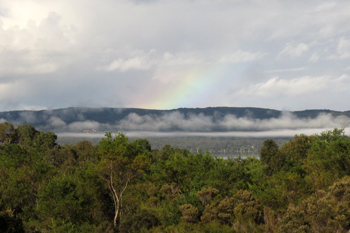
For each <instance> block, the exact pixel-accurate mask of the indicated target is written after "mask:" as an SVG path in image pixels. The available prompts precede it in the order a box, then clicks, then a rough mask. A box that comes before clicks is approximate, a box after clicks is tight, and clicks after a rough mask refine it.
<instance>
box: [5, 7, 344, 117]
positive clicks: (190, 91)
mask: <svg viewBox="0 0 350 233" xmlns="http://www.w3.org/2000/svg"><path fill="white" fill-rule="evenodd" d="M349 12H350V1H348V0H338V1H323V0H308V1H301V0H265V1H261V0H176V1H174V0H104V1H97V0H76V1H68V0H60V1H53V0H45V1H42V0H0V111H11V110H39V109H56V108H65V107H118V108H120V107H134V108H148V109H174V108H180V107H209V106H211V107H215V106H229V107H261V108H271V109H277V110H289V111H295V110H304V109H332V110H338V111H346V110H350V102H349V101H348V100H349V99H350V24H349V22H350V14H349Z"/></svg>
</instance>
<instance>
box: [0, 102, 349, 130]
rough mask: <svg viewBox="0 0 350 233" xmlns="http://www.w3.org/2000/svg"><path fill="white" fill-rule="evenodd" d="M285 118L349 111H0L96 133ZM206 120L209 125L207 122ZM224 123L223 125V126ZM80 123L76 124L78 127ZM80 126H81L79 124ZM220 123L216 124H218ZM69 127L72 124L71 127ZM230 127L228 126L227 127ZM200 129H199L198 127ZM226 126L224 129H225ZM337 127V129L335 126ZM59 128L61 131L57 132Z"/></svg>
mask: <svg viewBox="0 0 350 233" xmlns="http://www.w3.org/2000/svg"><path fill="white" fill-rule="evenodd" d="M285 115H288V116H292V117H293V118H296V119H315V118H317V117H319V116H320V115H328V116H330V117H339V116H344V117H346V118H348V117H350V111H345V112H340V111H332V110H304V111H295V112H293V111H289V112H288V111H279V110H273V109H266V108H250V107H245V108H237V107H208V108H178V109H171V110H153V109H139V108H85V107H79V108H78V107H71V108H63V109H54V110H41V111H9V112H0V122H4V121H6V122H9V123H12V124H15V125H16V124H17V125H19V124H30V125H33V126H35V127H38V128H39V129H41V130H51V131H55V132H58V131H61V130H65V131H67V130H68V131H75V132H80V131H82V130H88V129H92V128H94V127H95V128H97V130H101V131H103V130H105V129H117V130H120V129H122V130H150V129H151V130H153V129H155V130H158V131H173V130H180V131H184V130H185V131H186V130H187V129H188V128H189V131H213V130H215V131H225V130H226V129H227V127H226V125H228V123H227V122H228V119H227V116H231V118H230V119H229V120H232V117H234V119H233V120H235V119H243V118H244V119H249V120H268V119H274V118H276V119H278V118H281V117H283V116H285ZM161 121H163V123H164V124H168V125H167V127H159V128H158V129H157V127H153V126H150V129H148V128H147V127H137V126H138V125H140V124H144V125H151V123H155V122H161ZM179 121H182V122H185V123H187V124H188V125H191V126H192V125H193V124H192V123H191V121H193V122H196V124H197V125H198V122H200V123H201V125H199V126H198V127H197V128H193V127H192V128H191V127H186V126H184V125H179V124H180V123H179ZM208 121H210V124H211V125H209V124H208V123H206V122H208ZM222 122H224V123H225V124H226V125H223V124H222ZM78 123H80V124H78ZM82 123H84V124H82ZM219 123H220V124H219ZM72 124H73V125H72ZM231 125H232V124H231ZM342 126H344V127H345V126H346V125H341V126H340V127H342ZM199 127H202V128H199ZM225 127H226V128H225ZM337 127H339V126H338V125H337ZM60 129H61V130H60ZM236 129H237V130H239V129H240V130H256V129H255V128H254V126H251V127H250V128H246V129H245V128H239V127H236V128H235V127H231V128H230V130H236Z"/></svg>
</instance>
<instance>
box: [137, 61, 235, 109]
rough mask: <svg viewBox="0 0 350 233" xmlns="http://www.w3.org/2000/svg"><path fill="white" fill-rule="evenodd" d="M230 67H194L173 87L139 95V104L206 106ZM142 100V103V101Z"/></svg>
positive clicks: (177, 106) (156, 107)
mask: <svg viewBox="0 0 350 233" xmlns="http://www.w3.org/2000/svg"><path fill="white" fill-rule="evenodd" d="M227 73H228V69H227V68H225V67H224V66H222V65H217V66H215V67H214V68H209V69H208V68H207V69H198V68H194V69H192V70H191V71H190V72H188V73H187V74H185V75H183V76H182V77H181V78H180V81H179V82H177V83H172V84H171V87H167V88H164V89H163V90H162V91H160V92H158V93H157V94H156V96H153V95H148V96H144V98H142V96H139V97H138V102H139V103H138V104H135V105H138V106H140V105H141V107H142V108H149V109H175V108H181V107H204V106H202V105H203V103H210V102H211V101H210V100H211V99H212V98H213V95H215V92H218V91H219V90H215V89H218V86H219V85H218V84H219V83H220V84H221V85H222V82H223V79H224V78H225V77H226V78H227V76H228V75H227ZM146 89H147V88H146ZM141 102H142V103H141Z"/></svg>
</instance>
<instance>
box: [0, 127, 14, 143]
mask: <svg viewBox="0 0 350 233" xmlns="http://www.w3.org/2000/svg"><path fill="white" fill-rule="evenodd" d="M14 138H15V129H14V127H13V125H12V124H9V123H7V122H4V123H1V124H0V143H11V142H13V140H14Z"/></svg>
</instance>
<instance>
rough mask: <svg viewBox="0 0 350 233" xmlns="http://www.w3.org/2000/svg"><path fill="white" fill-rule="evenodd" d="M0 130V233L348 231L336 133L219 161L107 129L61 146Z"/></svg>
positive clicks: (349, 203) (344, 163) (49, 138)
mask: <svg viewBox="0 0 350 233" xmlns="http://www.w3.org/2000/svg"><path fill="white" fill-rule="evenodd" d="M56 139H57V136H56V135H55V134H54V133H51V132H42V131H39V130H37V129H35V128H34V127H33V126H31V125H20V126H18V127H14V126H13V125H12V124H9V123H6V122H5V123H1V124H0V232H348V231H349V230H350V211H349V209H350V169H349V168H350V139H349V137H348V136H346V135H345V134H344V130H342V129H334V130H332V131H325V132H323V133H321V134H318V135H312V136H306V135H303V134H301V135H296V136H295V137H294V138H293V139H291V140H289V141H288V142H287V143H285V144H284V145H282V146H280V147H279V146H278V145H277V143H276V142H275V141H274V140H272V139H268V140H265V141H264V143H263V147H262V149H261V151H260V159H258V158H256V157H247V158H241V157H238V158H229V159H226V160H225V159H221V158H216V157H214V156H212V155H211V154H210V153H201V152H199V153H192V152H190V151H189V150H186V149H181V148H174V147H171V146H169V145H166V146H164V147H163V148H162V149H160V150H159V149H152V145H151V144H150V142H149V141H148V140H147V139H137V140H132V141H130V140H128V138H127V137H126V136H125V135H124V134H117V135H112V134H111V133H106V137H105V138H103V139H101V140H100V141H99V143H98V144H97V145H92V144H91V143H90V142H88V141H81V142H78V143H76V144H69V145H63V146H60V145H58V144H57V143H56Z"/></svg>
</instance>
